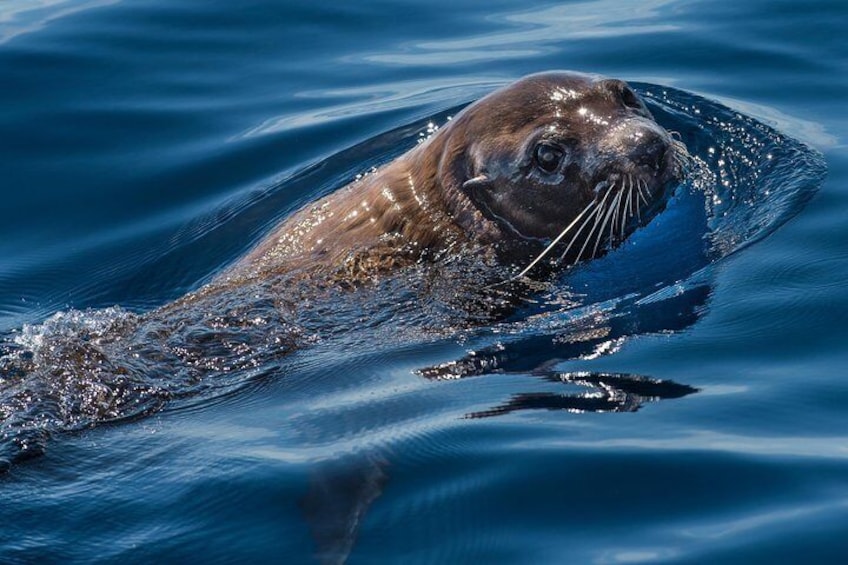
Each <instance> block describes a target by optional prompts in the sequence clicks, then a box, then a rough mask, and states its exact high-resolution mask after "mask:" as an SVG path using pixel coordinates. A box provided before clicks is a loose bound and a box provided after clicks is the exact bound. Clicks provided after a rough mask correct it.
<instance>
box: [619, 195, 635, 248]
mask: <svg viewBox="0 0 848 565" xmlns="http://www.w3.org/2000/svg"><path fill="white" fill-rule="evenodd" d="M632 196H633V189H632V188H629V189H627V204H625V205H624V209H623V210H622V211H621V237H624V225H625V224H626V223H627V216H628V215H629V216H631V217H632V216H633V213H632V212H631V210H632V208H631V197H632Z"/></svg>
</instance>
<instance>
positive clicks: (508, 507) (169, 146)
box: [0, 0, 848, 563]
mask: <svg viewBox="0 0 848 565" xmlns="http://www.w3.org/2000/svg"><path fill="white" fill-rule="evenodd" d="M846 15H848V12H846V8H845V7H843V5H842V4H841V3H839V2H832V3H828V2H814V3H812V4H804V5H796V4H794V3H782V2H778V3H774V2H751V3H745V4H744V5H739V6H724V5H722V4H721V3H700V2H685V1H673V0H665V1H656V2H643V3H640V4H639V6H638V7H636V6H635V5H630V4H624V3H619V2H612V1H593V2H579V3H575V2H566V3H550V4H546V3H540V4H538V5H536V6H533V7H530V6H528V5H526V3H525V4H519V3H516V2H513V1H504V2H495V3H494V4H489V5H487V6H485V7H484V6H482V5H476V4H472V3H468V4H456V3H454V4H451V5H444V6H437V5H433V4H427V5H424V4H421V5H396V4H393V3H381V2H373V1H369V2H361V3H356V4H354V5H351V6H347V5H344V6H334V5H312V4H308V3H304V4H298V3H295V2H286V3H271V2H267V1H259V0H257V1H256V2H248V3H246V4H243V5H242V4H240V5H239V7H234V6H233V5H231V4H226V3H222V2H208V1H207V2H177V3H173V2H171V3H167V4H166V3H162V2H161V1H159V0H149V1H128V0H124V1H121V0H113V1H92V2H84V1H72V0H64V1H63V0H44V1H40V2H16V1H11V2H7V3H5V4H3V5H2V6H0V69H3V71H2V73H0V85H2V88H0V155H2V157H0V179H2V180H0V182H2V183H3V187H4V190H3V195H4V206H3V207H2V208H0V337H1V338H2V344H0V351H2V353H3V355H2V357H0V367H2V368H0V463H2V464H3V466H4V468H5V469H6V471H5V472H4V473H3V474H2V475H0V489H2V490H3V491H4V496H3V497H2V500H3V501H4V502H2V503H0V511H2V513H3V515H4V527H3V528H2V529H0V561H2V562H10V563H17V562H22V563H23V562H34V561H45V560H46V561H50V562H54V561H82V562H90V561H106V562H113V561H115V562H116V561H121V562H127V561H130V562H150V561H154V560H164V561H168V562H174V561H187V562H194V561H212V562H215V561H220V562H232V561H259V562H280V561H282V562H309V561H314V560H316V559H319V560H324V561H328V562H334V561H339V560H344V559H348V560H349V561H350V562H351V563H355V562H372V561H377V560H383V561H388V562H394V561H397V560H399V559H405V560H410V561H412V562H460V561H462V562H464V561H487V562H561V561H575V562H621V561H629V562H633V561H649V562H656V561H664V560H670V561H690V560H691V561H711V562H713V561H722V562H726V561H739V562H751V561H759V560H762V561H766V560H768V561H775V560H781V559H783V560H786V559H788V560H793V561H797V560H802V559H803V560H805V561H809V560H812V561H830V562H838V560H839V557H840V556H842V555H844V549H845V546H844V542H843V541H842V540H843V539H844V537H845V534H846V533H848V532H846V529H845V526H844V524H845V523H846V518H848V502H846V501H848V482H846V479H845V477H846V476H848V474H846V469H845V461H844V459H845V458H844V452H845V441H846V440H845V438H844V437H843V434H841V432H840V430H842V429H844V428H845V424H846V421H845V415H844V410H843V406H844V404H845V402H844V401H845V398H844V397H845V396H846V394H845V390H846V389H845V387H844V386H843V383H842V380H843V378H842V377H843V373H844V372H845V371H844V370H845V367H846V357H845V348H844V343H845V342H846V339H845V338H846V332H845V330H844V329H843V328H844V326H845V323H844V322H845V320H846V313H847V312H848V307H846V306H848V296H846V291H845V288H844V287H845V285H844V284H843V283H844V281H845V280H846V277H848V265H846V262H845V258H846V254H845V252H844V250H845V249H846V243H848V242H846V239H845V233H846V230H845V228H844V210H845V209H846V205H848V197H847V196H846V194H845V190H844V188H843V187H844V186H845V180H846V160H845V157H844V151H843V149H844V136H845V134H846V132H848V126H846V122H845V116H844V110H843V103H844V94H843V93H844V90H845V84H843V83H844V82H845V79H844V77H845V76H848V75H846V72H845V71H846V58H845V55H846V51H848V50H846V46H845V40H844V39H842V37H843V33H842V30H841V25H840V23H841V22H843V21H845V17H846ZM552 68H572V69H578V70H582V71H589V72H598V73H603V74H606V75H610V76H616V77H620V78H624V79H627V80H630V81H631V84H632V85H633V86H634V87H635V88H636V90H637V91H638V92H639V93H640V94H641V95H642V96H643V98H644V99H645V100H646V102H647V104H648V106H649V108H650V110H651V112H652V113H653V114H654V116H655V117H656V118H657V120H658V122H660V124H662V125H663V126H664V127H665V128H667V129H668V130H670V131H673V132H675V133H674V135H675V136H678V137H679V139H681V140H682V141H683V142H684V143H685V144H686V146H687V147H688V148H689V151H690V153H691V154H692V156H693V157H694V166H693V167H692V170H691V172H690V174H689V175H688V177H687V179H686V180H685V181H684V182H683V184H682V185H681V186H679V187H678V188H677V190H676V191H675V192H674V195H673V196H672V198H671V200H670V202H669V203H668V205H667V206H666V208H665V210H664V211H663V212H662V213H661V214H660V215H659V216H657V217H656V218H654V219H653V220H652V221H651V223H650V224H648V225H647V226H645V227H644V228H642V229H641V230H639V231H638V232H636V233H635V234H634V235H633V236H632V237H631V238H630V239H628V240H627V242H625V244H624V245H623V246H622V247H620V248H619V249H617V250H615V251H614V252H611V253H609V254H608V255H606V256H604V257H602V258H600V259H597V260H594V261H591V262H588V263H584V264H582V265H579V266H577V267H575V268H572V269H569V270H567V271H565V272H564V273H563V274H562V276H561V277H560V278H559V280H558V281H557V282H556V284H555V285H553V286H546V285H541V286H540V288H539V290H538V291H536V292H534V293H532V294H531V295H530V299H528V300H524V301H523V302H522V305H521V307H519V308H518V309H514V310H512V311H511V313H510V314H509V315H508V316H507V317H505V318H503V317H502V318H490V317H486V316H481V317H475V316H474V314H473V312H474V310H473V309H471V310H468V309H464V308H458V307H457V305H462V304H464V303H467V302H469V301H472V300H475V299H476V298H477V294H475V293H476V292H477V290H476V288H475V281H476V280H477V279H476V278H475V277H476V274H475V273H474V272H473V271H467V270H464V268H463V266H462V264H458V265H459V266H456V267H455V269H456V271H457V272H455V273H452V271H451V269H450V267H449V268H447V269H445V270H444V271H439V275H440V276H439V277H438V280H435V281H434V280H433V278H432V273H431V272H429V271H428V268H427V267H426V266H423V267H418V268H410V269H406V270H404V271H403V272H402V273H401V274H400V275H398V276H394V277H386V278H385V279H383V280H381V281H379V282H377V283H375V284H374V285H369V286H365V287H360V288H357V289H353V290H351V289H332V288H331V289H324V290H322V291H320V292H316V291H314V289H311V288H307V289H306V290H304V289H303V288H302V287H298V286H297V284H295V283H292V284H290V285H288V286H286V284H285V283H286V281H284V280H283V281H278V284H276V285H269V286H268V287H267V288H258V287H257V288H254V287H251V288H250V289H244V290H243V291H241V292H235V291H234V292H233V293H231V294H229V295H227V296H225V297H223V298H221V299H215V300H209V301H208V302H206V303H202V307H204V308H208V310H209V311H213V312H217V314H214V315H210V316H209V317H208V319H206V320H205V321H204V323H203V324H197V325H190V324H189V325H185V324H170V325H169V324H168V323H167V320H168V318H167V317H165V318H164V319H165V323H159V322H156V323H152V322H149V321H148V322H145V321H143V320H144V319H145V317H144V313H145V312H149V311H151V310H153V309H155V308H159V307H163V306H164V307H165V311H166V312H167V311H168V310H167V309H168V308H171V307H169V306H166V305H168V304H170V303H171V302H172V301H174V300H175V299H177V298H179V297H181V296H183V295H185V294H186V293H188V292H190V291H193V290H195V289H197V288H199V287H201V286H202V285H203V284H204V283H206V282H208V281H209V280H211V279H212V278H213V277H214V276H215V275H216V274H218V273H220V272H221V271H222V270H223V269H225V268H226V267H227V266H228V265H231V264H232V263H233V262H234V261H235V260H237V259H238V258H239V257H240V256H241V255H243V254H244V253H245V251H246V250H248V249H249V248H250V247H251V246H252V245H253V244H255V242H257V241H258V240H259V239H261V238H262V237H263V235H264V234H266V233H267V232H268V231H269V230H270V229H271V228H272V227H273V226H274V225H275V224H276V223H277V222H279V221H280V219H282V218H284V217H286V215H288V214H289V213H291V212H292V211H293V210H295V209H297V208H299V207H300V206H302V205H303V204H304V203H305V202H308V201H311V200H314V199H315V198H318V197H320V196H322V195H324V194H328V193H329V192H331V191H333V190H335V189H337V188H339V187H341V186H343V185H345V184H347V183H348V182H350V181H351V180H352V179H353V178H355V176H356V175H358V174H362V173H366V172H368V171H369V170H371V168H372V167H379V166H380V165H382V164H384V163H386V162H387V161H389V160H391V159H393V158H395V157H396V156H398V155H400V154H401V153H403V152H404V151H405V150H407V149H409V148H411V147H413V146H415V144H416V143H417V142H418V140H419V139H420V138H421V137H423V136H426V135H428V133H431V132H432V131H433V128H434V127H436V126H438V125H439V124H443V123H445V121H446V120H447V119H448V116H453V115H455V114H456V113H457V112H458V111H460V109H461V108H462V107H463V106H464V105H466V104H467V103H468V102H470V101H472V100H474V99H477V98H479V97H481V96H482V95H484V94H485V93H487V92H489V91H491V90H492V89H494V88H496V87H497V86H500V85H503V84H506V83H507V82H509V81H511V80H513V79H515V78H518V77H520V76H522V75H524V74H527V73H530V72H534V71H539V70H544V69H552ZM754 244H756V245H754ZM298 284H302V283H298ZM307 285H308V283H307ZM281 289H282V290H281ZM281 293H282V294H285V295H288V296H291V297H294V298H292V299H296V298H297V297H304V296H308V297H309V298H310V300H311V303H310V304H309V305H308V307H302V306H303V305H299V306H301V308H300V309H299V310H298V312H305V313H299V314H298V316H297V317H296V319H295V318H291V317H287V316H286V312H285V311H281V310H280V309H279V308H278V306H277V304H278V302H275V300H276V299H278V298H279V297H280V296H281ZM174 308H177V309H178V308H179V306H177V307H174ZM173 319H176V317H174V318H173ZM140 320H142V321H140ZM126 327H133V328H135V327H141V328H143V331H137V332H135V333H133V334H132V335H133V337H132V338H131V339H128V340H126V341H123V342H122V341H120V340H117V341H116V340H115V339H114V336H115V335H116V332H119V331H120V328H126ZM116 328H117V329H116ZM121 335H125V334H121Z"/></svg>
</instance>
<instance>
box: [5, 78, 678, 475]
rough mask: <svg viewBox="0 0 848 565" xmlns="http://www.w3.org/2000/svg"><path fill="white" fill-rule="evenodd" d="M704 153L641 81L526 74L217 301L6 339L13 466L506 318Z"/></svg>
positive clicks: (288, 242) (255, 260)
mask: <svg viewBox="0 0 848 565" xmlns="http://www.w3.org/2000/svg"><path fill="white" fill-rule="evenodd" d="M685 156H686V151H685V148H684V147H683V145H682V144H681V143H680V142H678V141H675V140H674V138H673V137H672V136H671V135H670V134H669V133H668V132H666V131H665V130H664V129H663V128H662V127H660V126H659V125H658V124H657V123H656V122H655V121H654V119H653V118H652V117H651V114H650V113H649V112H648V110H647V108H646V107H645V105H644V104H643V103H642V101H641V100H640V99H639V97H638V96H637V95H636V94H635V93H634V92H633V90H632V89H631V88H630V87H629V86H628V85H627V84H625V83H624V82H621V81H619V80H614V79H608V78H604V77H600V76H596V75H587V74H579V73H572V72H551V73H543V74H537V75H531V76H529V77H526V78H524V79H521V80H519V81H518V82H515V83H513V84H511V85H509V86H507V87H505V88H503V89H501V90H498V91H496V92H494V93H492V94H490V95H489V96H486V97H484V98H482V99H481V100H479V101H478V102H476V103H474V104H471V105H469V106H468V107H466V108H465V109H464V110H463V111H462V112H460V113H459V114H458V115H457V116H456V117H455V118H454V119H452V120H450V121H449V122H448V123H447V124H446V125H445V126H444V127H442V128H440V129H439V130H438V131H437V132H436V133H435V134H434V135H432V136H431V137H430V138H429V139H428V140H426V141H425V142H423V143H421V144H419V145H417V146H416V147H414V148H412V149H411V150H410V151H408V152H407V153H405V154H403V155H401V156H400V157H398V158H397V159H395V160H393V161H391V162H389V163H387V164H386V165H384V166H383V167H381V168H380V169H378V170H377V171H376V172H375V173H373V174H369V175H366V176H365V177H363V178H361V179H359V180H357V181H354V182H353V183H351V184H349V185H348V186H346V187H344V188H341V189H340V190H338V191H336V192H334V193H332V194H329V195H328V196H326V197H324V198H321V199H319V200H317V201H316V202H314V203H312V204H310V205H307V206H306V207H305V208H303V209H301V210H300V211H298V212H295V213H294V214H293V215H291V216H290V217H289V218H288V219H285V220H283V221H282V222H281V224H280V225H279V226H278V227H276V228H275V229H274V230H273V231H272V232H271V233H270V234H269V235H268V236H267V237H265V238H264V239H263V240H262V241H260V242H259V244H258V245H257V246H256V247H255V248H254V249H253V250H252V251H250V252H248V253H247V254H246V255H245V256H244V257H243V258H242V259H241V260H239V261H237V262H236V263H235V264H233V265H232V266H230V267H229V268H226V269H225V270H224V271H223V272H222V273H221V274H219V275H218V276H216V277H215V278H213V279H212V280H211V281H210V282H209V283H208V284H206V285H204V286H201V287H200V288H199V289H197V290H194V291H192V292H189V293H187V294H185V295H183V296H182V297H180V298H177V299H176V300H174V301H172V302H168V303H166V304H163V305H161V306H159V307H158V308H155V309H153V310H151V311H148V312H142V313H133V312H129V311H126V310H124V309H120V308H115V309H106V310H103V311H95V312H73V311H71V312H68V313H59V314H57V315H56V316H54V317H53V318H51V319H50V320H48V321H47V322H45V324H43V325H42V326H41V327H40V330H38V331H39V332H40V333H38V334H32V332H31V331H30V330H27V331H26V332H22V333H23V334H24V336H25V335H26V334H30V335H35V336H36V337H34V338H31V339H28V341H19V340H17V339H16V340H13V341H10V342H3V341H2V340H0V381H3V379H6V381H5V383H6V384H4V385H3V387H0V424H2V425H3V427H2V428H0V431H2V432H3V434H6V435H5V437H13V438H15V439H14V441H15V442H16V444H15V445H19V446H20V447H19V448H18V447H15V445H12V444H10V443H8V442H7V443H3V442H0V465H2V460H3V459H4V458H7V459H10V460H11V459H15V458H19V457H26V456H29V455H32V454H37V453H38V452H39V450H41V449H42V448H43V446H44V443H45V441H46V440H47V438H48V437H49V434H50V433H52V432H54V431H61V430H68V429H81V428H84V427H87V426H90V425H94V424H96V423H99V422H103V421H115V420H119V419H123V418H128V417H136V416H140V415H144V414H149V413H152V412H155V411H157V410H159V409H161V408H162V407H163V406H164V405H166V404H167V403H168V402H169V401H170V400H171V399H175V398H183V397H186V396H189V395H197V394H218V393H214V392H212V393H210V392H205V391H221V390H227V389H228V388H229V387H231V386H241V385H243V384H244V383H245V382H247V381H248V380H251V379H256V378H260V377H262V376H265V375H278V374H279V373H280V371H281V367H284V366H285V365H284V364H283V363H282V359H283V358H286V357H288V356H289V355H291V354H293V353H294V352H296V351H300V350H303V349H306V348H310V349H312V350H313V351H316V350H320V349H321V348H322V347H324V348H325V351H326V350H327V349H326V348H329V349H331V350H332V349H335V348H337V347H347V346H348V345H351V344H358V343H361V342H363V341H365V342H368V343H372V342H376V340H377V339H383V338H386V339H399V340H402V341H407V340H408V339H413V340H414V339H418V338H420V337H421V336H425V335H434V334H435V335H444V333H443V332H447V333H449V334H450V333H452V332H455V331H458V330H459V329H461V328H465V327H472V326H482V325H484V324H487V323H490V322H493V321H495V320H502V319H503V318H504V317H505V316H506V315H508V314H510V313H511V312H514V311H515V309H516V308H517V307H520V305H521V304H523V303H526V302H525V299H526V298H527V297H528V295H529V294H530V293H533V292H536V291H537V290H538V289H539V288H540V287H541V288H546V289H550V290H552V291H553V292H554V293H557V291H558V289H557V288H555V285H553V284H550V283H551V282H552V281H553V277H552V276H550V275H555V274H556V273H557V272H559V270H560V269H562V268H564V267H567V266H569V265H573V264H575V263H578V262H580V261H586V260H589V259H591V258H593V257H598V256H600V255H601V254H603V253H605V252H607V251H608V250H609V249H612V248H613V247H615V246H616V245H618V244H620V242H621V241H623V240H624V239H625V238H626V237H628V235H629V234H631V233H632V232H633V231H634V230H636V229H637V228H638V227H639V226H640V225H642V224H644V223H645V222H646V221H648V220H649V219H650V217H651V215H653V214H655V213H656V212H657V211H658V210H659V209H661V207H662V206H663V204H664V202H665V201H666V197H667V195H668V193H669V190H670V189H671V187H672V186H673V185H674V184H675V181H676V179H677V178H678V177H679V176H680V175H681V173H682V171H683V166H684V164H685V160H686V157H685ZM351 287H355V289H351ZM348 290H353V291H351V292H348ZM567 299H568V296H564V295H563V294H556V303H557V304H560V305H561V304H564V303H565V302H564V301H567ZM363 332H364V333H363ZM378 336H379V337H378ZM369 340H372V342H369ZM322 344H326V345H322ZM319 358H320V356H319ZM488 359H489V357H474V358H472V359H470V360H468V362H467V363H466V362H465V361H463V362H462V363H461V364H462V365H463V366H469V367H470V368H469V369H468V370H469V371H473V370H474V367H475V366H476V367H478V368H479V367H482V366H483V365H485V363H487V362H488V361H487V360H488ZM481 363H482V364H481ZM421 374H422V375H424V376H426V377H434V378H440V377H441V376H443V373H439V372H438V371H437V372H434V373H428V372H427V371H422V372H421ZM451 374H452V375H456V373H455V372H454V373H451ZM448 376H450V375H448ZM9 450H10V451H9Z"/></svg>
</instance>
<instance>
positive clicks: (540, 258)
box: [509, 200, 595, 280]
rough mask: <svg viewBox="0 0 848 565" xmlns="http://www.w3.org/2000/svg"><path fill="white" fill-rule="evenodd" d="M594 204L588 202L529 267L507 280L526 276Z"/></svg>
mask: <svg viewBox="0 0 848 565" xmlns="http://www.w3.org/2000/svg"><path fill="white" fill-rule="evenodd" d="M594 204H595V201H594V200H593V201H592V202H589V204H588V205H587V206H586V207H585V208H583V210H582V211H581V212H580V213H579V214H577V216H576V217H575V218H574V219H573V220H572V221H571V223H570V224H568V225H567V226H565V229H564V230H562V231H561V232H560V233H559V235H558V236H556V237H555V238H554V240H553V241H551V243H550V244H549V245H548V246H547V247H545V249H543V250H542V252H541V253H539V254H538V255H536V258H535V259H533V261H531V262H530V264H529V265H527V266H526V267H524V269H523V270H522V271H521V272H520V273H518V274H517V275H515V276H514V277H512V278H511V279H509V280H515V279H519V278H521V277H523V276H524V275H526V274H527V273H528V272H529V271H530V269H532V268H533V267H535V266H536V264H537V263H538V262H539V261H541V260H542V258H544V257H545V255H547V254H548V253H549V252H550V251H551V249H553V248H554V247H555V246H556V245H557V244H558V243H559V242H560V241H561V240H562V238H563V237H565V234H567V233H568V231H569V230H570V229H571V228H572V227H574V225H575V224H576V223H577V222H579V221H580V218H581V217H582V216H583V214H585V213H586V212H588V211H589V209H591V208H592V206H593V205H594Z"/></svg>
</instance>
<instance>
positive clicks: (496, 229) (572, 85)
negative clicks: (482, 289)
mask: <svg viewBox="0 0 848 565" xmlns="http://www.w3.org/2000/svg"><path fill="white" fill-rule="evenodd" d="M686 159H687V152H686V149H685V147H684V146H683V144H682V143H680V142H679V141H677V140H675V139H673V138H672V137H671V135H670V134H669V133H668V132H667V131H665V130H664V129H663V128H662V127H661V126H660V125H658V124H657V123H656V122H655V121H654V119H653V117H652V116H651V114H650V112H649V111H648V109H647V108H646V107H645V104H644V103H643V102H642V100H641V99H640V98H639V96H638V95H637V94H636V93H635V92H634V91H633V90H632V89H631V88H630V87H629V86H628V85H627V84H626V83H625V82H622V81H620V80H615V79H608V78H604V77H600V76H597V75H587V74H580V73H573V72H547V73H542V74H536V75H531V76H528V77H526V78H523V79H521V80H519V81H517V82H515V83H513V84H511V85H509V86H507V87H505V88H503V89H501V90H498V91H496V92H494V93H492V94H490V95H489V96H486V97H485V98H483V99H481V100H479V101H477V102H476V103H474V104H472V105H470V106H469V107H467V108H466V109H465V110H463V111H462V112H461V113H460V114H459V115H458V116H456V118H455V119H453V120H452V121H450V122H448V124H447V125H446V126H445V127H443V128H442V129H440V130H438V131H437V132H436V133H435V134H434V135H433V136H432V137H431V138H430V139H428V140H427V141H426V142H424V143H423V144H420V145H419V146H418V147H416V148H414V149H413V150H411V151H410V152H408V153H407V154H405V155H403V156H401V157H399V158H398V159H396V160H395V161H393V162H392V163H390V164H388V165H386V166H385V167H384V168H383V169H382V170H380V171H378V172H377V173H375V174H372V175H369V176H366V177H365V178H363V179H361V180H359V181H357V182H355V183H353V184H351V185H350V186H348V187H346V188H344V189H342V190H340V191H338V192H336V193H334V194H331V195H329V196H327V197H325V198H324V199H322V200H319V201H318V202H316V203H314V204H313V205H311V206H309V207H308V208H306V209H304V210H302V211H300V212H298V213H296V214H295V215H294V216H292V217H291V218H290V219H288V220H287V221H285V222H283V224H282V225H281V226H280V227H279V228H278V229H277V230H276V231H275V232H274V233H273V234H272V235H271V236H270V237H268V238H267V239H266V240H265V241H264V242H263V243H261V244H260V245H259V246H258V247H257V248H256V249H255V250H254V251H253V252H252V253H250V254H248V255H247V257H245V258H244V259H243V260H242V261H241V262H240V263H239V264H238V265H237V266H236V268H235V269H234V270H232V271H231V272H230V273H228V274H227V275H226V276H228V277H237V278H238V277H244V276H247V277H255V276H267V275H268V274H270V273H271V272H274V271H280V270H286V269H292V268H295V267H298V266H302V265H307V264H308V265H310V266H312V267H314V266H316V265H321V266H323V267H324V268H326V269H329V270H330V271H333V272H334V273H335V274H336V275H338V276H340V277H343V278H354V279H356V278H359V277H363V276H366V277H367V276H369V275H370V274H373V273H374V272H377V271H380V270H383V269H386V268H390V267H392V266H396V265H398V264H402V263H407V262H409V261H417V260H420V259H421V258H422V257H425V256H426V257H438V256H440V255H441V254H442V253H443V252H445V251H448V250H451V249H458V248H464V249H468V248H470V247H473V248H477V249H486V250H489V251H490V252H491V253H492V254H493V257H494V259H495V260H496V261H497V262H498V263H499V264H502V265H504V264H505V265H509V266H512V267H514V269H513V273H514V274H518V275H526V274H528V273H529V272H530V271H531V270H532V269H534V268H535V269H539V268H541V267H542V266H547V267H550V266H557V265H559V266H567V265H571V264H574V263H576V262H578V261H581V260H586V259H591V258H594V257H597V256H599V255H600V254H602V253H604V252H605V251H606V250H608V249H610V248H612V247H614V246H616V245H617V244H619V243H620V242H621V241H623V240H624V239H625V238H626V237H627V236H628V235H629V234H631V233H632V232H633V231H634V230H635V229H636V228H637V227H638V226H639V225H641V224H642V223H644V222H646V221H647V220H648V219H649V218H650V217H651V216H652V215H654V214H655V213H656V212H657V211H658V210H659V209H660V208H661V207H662V206H663V204H664V202H665V201H666V199H667V193H668V191H669V187H671V186H673V185H674V184H675V182H676V181H678V180H679V178H680V176H681V174H682V169H683V165H684V163H685V162H686ZM542 259H547V261H542Z"/></svg>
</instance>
